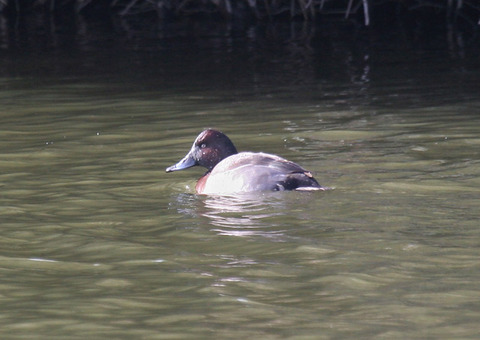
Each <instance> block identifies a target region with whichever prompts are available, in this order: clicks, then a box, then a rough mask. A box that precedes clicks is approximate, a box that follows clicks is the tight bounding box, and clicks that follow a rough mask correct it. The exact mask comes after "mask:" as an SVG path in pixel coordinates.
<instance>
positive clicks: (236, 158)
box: [200, 152, 323, 194]
mask: <svg viewBox="0 0 480 340" xmlns="http://www.w3.org/2000/svg"><path fill="white" fill-rule="evenodd" d="M322 189H323V188H322V187H321V186H320V185H319V184H318V182H317V181H316V180H315V179H314V178H313V176H312V175H311V173H310V172H308V171H307V170H305V169H304V168H302V167H301V166H299V165H298V164H296V163H294V162H290V161H288V160H286V159H284V158H282V157H279V156H275V155H271V154H266V153H261V152H260V153H253V152H241V153H238V154H235V155H231V156H229V157H227V158H225V159H224V160H222V161H221V162H220V163H218V164H217V165H216V166H215V167H214V168H213V170H212V171H211V173H210V174H209V175H208V177H207V178H206V180H205V183H204V185H203V187H202V188H201V189H200V191H201V192H200V193H203V194H229V193H239V192H252V191H282V190H322Z"/></svg>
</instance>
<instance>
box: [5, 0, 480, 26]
mask: <svg viewBox="0 0 480 340" xmlns="http://www.w3.org/2000/svg"><path fill="white" fill-rule="evenodd" d="M386 4H388V7H389V9H393V11H392V10H389V11H386V10H385V6H387V5H386ZM377 8H379V10H378V11H377V10H376V9H377ZM0 10H3V11H5V12H7V13H10V14H14V15H16V14H18V13H20V12H25V11H32V10H34V11H41V10H46V11H52V12H54V13H66V12H74V13H79V12H83V11H89V12H95V13H96V14H98V13H100V14H102V13H110V12H113V13H115V14H118V15H120V16H126V15H139V14H145V13H156V14H157V15H158V16H159V17H161V18H165V17H170V18H171V17H182V16H192V15H201V16H203V15H215V16H221V17H225V18H232V17H235V18H239V19H246V18H257V19H264V18H270V19H272V18H277V17H282V18H290V19H303V20H313V19H315V17H316V16H317V15H326V14H336V15H342V16H344V17H346V18H349V17H353V16H356V15H358V16H360V17H361V18H362V21H363V22H364V24H365V25H369V23H370V18H372V19H374V16H373V15H372V14H370V12H372V13H374V14H377V15H380V16H382V17H384V16H385V15H388V14H389V13H392V12H393V13H399V12H402V11H403V12H405V11H406V12H412V11H417V12H418V11H425V10H428V11H430V12H431V11H435V12H436V13H443V14H444V15H445V18H446V19H447V22H449V23H451V22H454V21H456V20H457V19H458V18H462V19H465V20H466V21H467V22H469V23H471V24H473V25H477V26H478V25H479V24H480V5H479V3H478V0H437V1H429V0H391V1H389V2H386V1H383V0H31V1H23V0H0Z"/></svg>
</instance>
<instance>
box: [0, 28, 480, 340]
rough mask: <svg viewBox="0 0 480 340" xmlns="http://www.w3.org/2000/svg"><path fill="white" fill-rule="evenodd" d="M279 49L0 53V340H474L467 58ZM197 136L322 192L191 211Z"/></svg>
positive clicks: (476, 309)
mask: <svg viewBox="0 0 480 340" xmlns="http://www.w3.org/2000/svg"><path fill="white" fill-rule="evenodd" d="M250 33H251V32H250ZM317 33H318V32H317ZM284 34H285V33H282V34H280V36H279V37H278V36H277V37H267V36H266V37H263V38H262V37H255V39H254V38H252V37H251V34H250V35H249V34H247V35H245V36H244V35H239V36H237V37H233V38H232V37H225V36H221V35H220V36H213V37H209V36H207V37H204V36H202V35H200V36H195V38H191V37H190V38H189V39H193V42H194V44H192V40H188V41H185V40H184V39H185V38H178V39H177V38H169V37H164V38H158V40H154V41H153V42H152V41H149V43H148V44H147V43H145V42H144V41H142V42H137V41H135V40H133V41H130V42H129V43H128V45H127V46H125V45H122V44H117V43H118V42H117V43H111V44H112V45H113V47H112V46H110V45H107V46H106V47H102V46H101V44H100V43H98V45H99V46H86V47H85V46H83V47H81V48H80V47H78V50H75V51H76V53H70V54H68V53H65V55H64V54H62V53H59V52H58V50H56V52H51V53H50V52H46V53H43V54H40V55H37V56H36V57H35V58H36V59H35V60H34V63H35V65H37V67H35V68H33V67H31V68H29V67H27V65H31V62H32V60H31V58H32V57H31V56H30V57H28V55H29V53H26V54H23V53H21V52H17V53H19V55H16V54H15V53H13V52H9V53H6V55H4V56H3V58H4V60H3V61H4V65H6V64H7V65H8V67H6V66H3V67H4V68H3V70H2V79H1V80H0V88H1V91H0V106H1V113H0V121H1V125H0V138H1V143H0V190H1V195H0V218H1V222H0V228H1V236H0V310H1V312H0V333H1V334H2V338H43V339H103V338H105V339H107V338H108V339H114V338H115V339H173V338H178V339H186V338H238V339H247V338H251V339H267V338H268V339H270V338H271V339H275V338H294V339H297V338H298V339H347V338H355V339H360V338H361V339H440V338H443V339H474V338H478V337H479V336H480V331H479V328H478V322H479V320H480V289H479V286H478V282H479V281H480V270H479V269H480V267H479V255H480V242H479V240H480V229H479V218H480V213H479V203H480V202H479V201H480V200H479V198H480V179H479V178H480V177H479V175H480V151H479V150H480V115H479V111H480V95H479V93H480V91H479V90H480V85H479V84H480V79H479V76H480V73H479V67H478V66H479V62H478V55H477V56H476V54H475V53H476V52H475V51H472V50H470V49H469V48H468V44H466V47H464V48H465V50H461V51H452V46H451V45H448V44H447V43H445V44H443V43H442V42H443V38H442V37H440V38H439V42H438V44H435V45H434V43H433V42H432V46H428V45H427V47H425V45H422V47H418V46H415V44H412V45H409V44H408V43H405V44H403V45H402V44H399V43H398V42H396V43H395V44H392V45H389V44H388V43H387V42H378V41H377V40H375V41H374V42H373V43H365V44H361V45H355V44H354V43H352V42H348V41H343V42H342V39H343V38H344V37H336V38H331V39H330V40H328V41H326V42H319V41H316V40H315V41H313V42H311V41H310V42H308V41H307V42H305V40H302V39H303V38H302V39H300V38H298V37H297V36H294V38H295V39H293V38H292V36H291V35H284ZM246 37H249V38H246ZM272 39H273V40H272ZM275 39H276V40H275ZM106 41H109V40H106ZM407 42H408V40H407ZM310 43H311V45H312V46H310V45H309V44H310ZM152 44H153V46H154V47H155V46H156V48H152ZM156 44H157V45H156ZM119 45H122V46H121V47H120V46H119ZM139 46H140V47H139ZM147 47H148V48H147ZM111 48H115V49H114V50H111ZM112 51H113V52H112ZM187 51H188V53H187ZM27 52H28V51H27ZM192 53H193V54H192ZM205 127H216V128H218V129H220V130H222V131H224V132H225V133H227V134H228V135H229V136H230V137H231V139H232V140H233V141H234V143H235V144H236V146H237V148H238V149H239V150H251V151H265V152H270V153H275V154H278V155H281V156H283V157H286V158H288V159H290V160H293V161H295V162H298V163H300V164H301V165H302V166H304V167H305V168H307V169H309V170H311V171H312V172H314V173H315V177H316V178H317V179H318V181H319V182H320V183H321V184H323V185H325V186H329V187H334V188H335V189H334V190H331V191H327V192H309V193H299V192H281V193H264V194H258V195H238V196H235V197H215V196H198V195H195V193H194V186H195V181H196V179H197V178H198V177H199V176H201V175H202V174H203V172H204V170H202V169H200V168H193V169H189V170H186V171H182V172H175V173H169V174H166V173H165V171H164V169H165V168H166V167H167V166H169V165H171V164H173V163H175V162H176V161H178V160H179V159H180V158H181V157H183V156H184V154H185V153H186V152H187V151H188V149H189V148H190V146H191V143H192V142H193V139H194V138H195V137H196V136H197V134H198V133H199V132H200V131H201V130H202V129H203V128H205Z"/></svg>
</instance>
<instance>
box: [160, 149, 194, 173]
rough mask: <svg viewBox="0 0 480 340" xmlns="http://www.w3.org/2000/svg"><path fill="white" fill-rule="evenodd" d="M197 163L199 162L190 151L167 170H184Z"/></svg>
mask: <svg viewBox="0 0 480 340" xmlns="http://www.w3.org/2000/svg"><path fill="white" fill-rule="evenodd" d="M195 165H197V162H196V161H195V159H194V158H193V157H192V156H191V155H190V153H189V154H188V155H186V156H185V157H183V158H182V160H181V161H180V162H178V163H177V164H174V165H172V166H169V167H168V168H167V169H166V170H165V171H166V172H172V171H178V170H184V169H188V168H191V167H192V166H195Z"/></svg>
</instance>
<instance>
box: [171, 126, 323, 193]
mask: <svg viewBox="0 0 480 340" xmlns="http://www.w3.org/2000/svg"><path fill="white" fill-rule="evenodd" d="M194 166H202V167H205V168H206V169H207V172H206V173H205V174H204V175H203V176H202V177H200V179H199V180H198V182H197V184H196V186H195V191H196V193H197V194H200V195H228V194H236V193H246V192H262V191H286V190H297V191H317V190H326V189H327V188H326V187H322V186H321V185H320V184H319V183H318V182H317V180H316V179H315V178H314V177H313V175H312V173H311V172H310V171H307V170H305V169H304V168H302V167H301V166H300V165H298V164H296V163H294V162H291V161H288V160H286V159H284V158H282V157H280V156H277V155H272V154H268V153H264V152H248V151H247V152H238V151H237V148H236V147H235V145H234V144H233V142H232V141H231V140H230V138H228V137H227V136H226V135H225V134H224V133H222V132H220V131H218V130H215V129H206V130H204V131H202V132H201V133H200V134H199V135H198V137H197V138H196V139H195V141H194V142H193V145H192V147H191V149H190V151H189V152H188V153H187V154H186V155H185V157H183V158H182V159H181V160H180V161H179V162H178V163H176V164H174V165H172V166H169V167H168V168H166V172H167V173H169V172H174V171H179V170H185V169H188V168H191V167H194Z"/></svg>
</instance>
